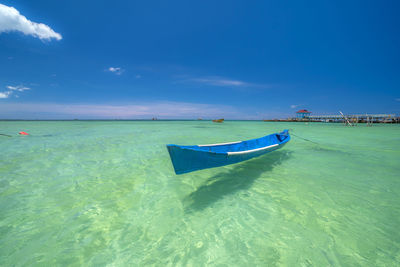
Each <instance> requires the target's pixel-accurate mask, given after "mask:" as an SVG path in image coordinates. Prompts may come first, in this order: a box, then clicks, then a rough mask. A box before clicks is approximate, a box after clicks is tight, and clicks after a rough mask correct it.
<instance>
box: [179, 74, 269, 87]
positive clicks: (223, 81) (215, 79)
mask: <svg viewBox="0 0 400 267" xmlns="http://www.w3.org/2000/svg"><path fill="white" fill-rule="evenodd" d="M179 82H183V83H195V84H203V85H210V86H218V87H230V88H237V89H240V88H270V87H271V86H270V85H267V84H258V83H251V82H246V81H242V80H237V79H230V78H225V77H220V76H209V77H194V78H187V77H185V78H184V79H181V80H180V81H179Z"/></svg>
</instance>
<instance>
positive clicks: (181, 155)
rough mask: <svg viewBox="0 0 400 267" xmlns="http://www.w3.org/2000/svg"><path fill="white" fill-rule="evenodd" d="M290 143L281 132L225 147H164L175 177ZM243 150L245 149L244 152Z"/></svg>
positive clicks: (240, 160)
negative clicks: (166, 149)
mask: <svg viewBox="0 0 400 267" xmlns="http://www.w3.org/2000/svg"><path fill="white" fill-rule="evenodd" d="M289 140H290V136H289V133H288V132H287V131H283V132H282V133H279V134H272V135H268V136H264V137H261V138H258V139H253V140H248V141H241V142H233V143H228V144H215V145H198V146H179V145H167V148H168V152H169V155H170V157H171V161H172V165H173V167H174V170H175V173H176V174H183V173H188V172H192V171H197V170H202V169H208V168H215V167H221V166H225V165H230V164H235V163H239V162H242V161H245V160H249V159H251V158H255V157H259V156H262V155H264V154H267V153H269V152H272V151H274V150H277V149H279V148H281V147H283V146H284V145H285V144H286V143H287V142H288V141H289ZM243 148H246V149H243Z"/></svg>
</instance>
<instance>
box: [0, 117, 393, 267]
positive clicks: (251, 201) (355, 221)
mask: <svg viewBox="0 0 400 267" xmlns="http://www.w3.org/2000/svg"><path fill="white" fill-rule="evenodd" d="M283 129H291V130H292V131H291V132H292V133H294V134H296V135H298V136H301V137H304V138H307V139H310V140H312V141H314V142H316V143H317V144H315V143H310V142H306V141H304V140H302V139H300V138H298V137H296V136H292V140H291V141H290V142H289V143H288V144H287V145H286V146H285V147H284V148H282V149H280V150H278V151H275V152H272V153H270V154H267V155H265V156H262V157H259V158H256V159H252V160H249V161H246V162H242V163H239V164H235V165H230V166H225V167H220V168H214V169H208V170H202V171H197V172H193V173H189V174H184V175H179V176H177V175H175V174H174V172H173V169H172V165H171V162H170V159H169V155H168V152H167V150H166V147H165V145H166V144H170V143H175V144H182V145H193V144H202V143H203V144H204V143H206V144H207V143H218V142H230V141H238V140H246V139H251V138H256V137H261V136H264V135H267V134H270V133H274V132H278V131H281V130H283ZM19 131H26V132H28V133H30V134H31V135H30V136H26V137H22V136H17V133H18V132H19ZM0 133H2V134H9V135H12V136H13V137H11V138H10V137H6V136H0V266H57V265H58V266H60V265H62V266H106V265H108V266H145V265H146V266H147V265H155V266H206V265H207V266H398V265H399V264H400V127H399V125H374V126H372V127H367V126H365V125H359V126H357V127H345V126H343V125H341V124H327V123H308V124H306V123H270V122H251V121H250V122H249V121H247V122H246V121H245V122H240V121H226V122H224V123H222V124H216V123H212V122H209V121H64V122H55V121H53V122H51V121H47V122H39V121H38V122H26V121H16V122H12V121H2V122H0Z"/></svg>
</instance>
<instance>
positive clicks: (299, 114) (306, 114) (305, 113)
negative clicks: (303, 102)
mask: <svg viewBox="0 0 400 267" xmlns="http://www.w3.org/2000/svg"><path fill="white" fill-rule="evenodd" d="M310 114H311V112H310V111H308V110H307V109H301V110H299V111H297V112H296V118H297V119H308V118H309V117H310Z"/></svg>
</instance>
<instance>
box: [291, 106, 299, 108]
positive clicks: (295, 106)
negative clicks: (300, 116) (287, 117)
mask: <svg viewBox="0 0 400 267" xmlns="http://www.w3.org/2000/svg"><path fill="white" fill-rule="evenodd" d="M298 106H300V105H290V108H297V107H298Z"/></svg>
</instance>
